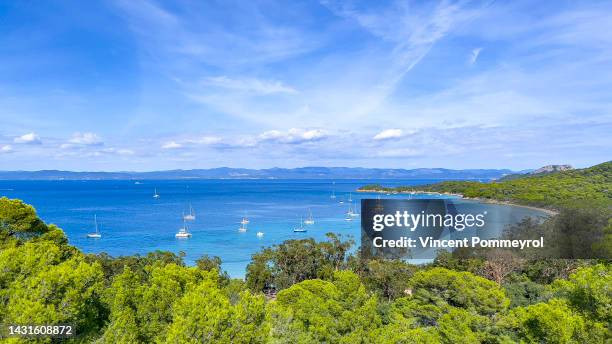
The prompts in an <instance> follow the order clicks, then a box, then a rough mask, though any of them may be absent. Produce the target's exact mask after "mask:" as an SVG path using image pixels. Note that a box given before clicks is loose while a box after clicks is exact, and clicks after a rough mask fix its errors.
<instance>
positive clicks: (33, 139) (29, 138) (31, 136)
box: [13, 132, 42, 144]
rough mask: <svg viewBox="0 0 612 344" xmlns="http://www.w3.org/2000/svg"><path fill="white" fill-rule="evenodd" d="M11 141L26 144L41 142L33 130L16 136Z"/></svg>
mask: <svg viewBox="0 0 612 344" xmlns="http://www.w3.org/2000/svg"><path fill="white" fill-rule="evenodd" d="M13 141H14V142H15V143H26V144H41V143H42V142H41V140H40V137H39V136H38V135H36V133H34V132H32V133H28V134H24V135H21V136H19V137H16V138H15V139H14V140H13Z"/></svg>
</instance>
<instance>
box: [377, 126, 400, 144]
mask: <svg viewBox="0 0 612 344" xmlns="http://www.w3.org/2000/svg"><path fill="white" fill-rule="evenodd" d="M402 134H403V132H402V129H385V130H383V131H381V132H380V133H378V134H376V135H374V137H373V139H374V140H377V141H378V140H388V139H394V138H398V137H401V136H402Z"/></svg>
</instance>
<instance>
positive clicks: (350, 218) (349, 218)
mask: <svg viewBox="0 0 612 344" xmlns="http://www.w3.org/2000/svg"><path fill="white" fill-rule="evenodd" d="M344 221H353V218H352V217H350V216H347V217H345V218H344Z"/></svg>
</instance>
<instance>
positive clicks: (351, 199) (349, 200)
mask: <svg viewBox="0 0 612 344" xmlns="http://www.w3.org/2000/svg"><path fill="white" fill-rule="evenodd" d="M352 195H353V194H352V193H350V192H349V199H348V202H349V203H351V202H353V198H352V197H351V196H352Z"/></svg>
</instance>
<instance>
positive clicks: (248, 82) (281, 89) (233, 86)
mask: <svg viewBox="0 0 612 344" xmlns="http://www.w3.org/2000/svg"><path fill="white" fill-rule="evenodd" d="M203 84H204V85H208V86H214V87H220V88H225V89H230V90H236V91H245V92H253V93H257V94H264V95H266V94H274V93H290V94H295V93H298V91H297V90H296V89H294V88H293V87H290V86H287V85H285V84H283V83H282V82H280V81H276V80H260V79H255V78H242V79H232V78H229V77H227V76H215V77H208V78H205V79H204V81H203Z"/></svg>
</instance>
